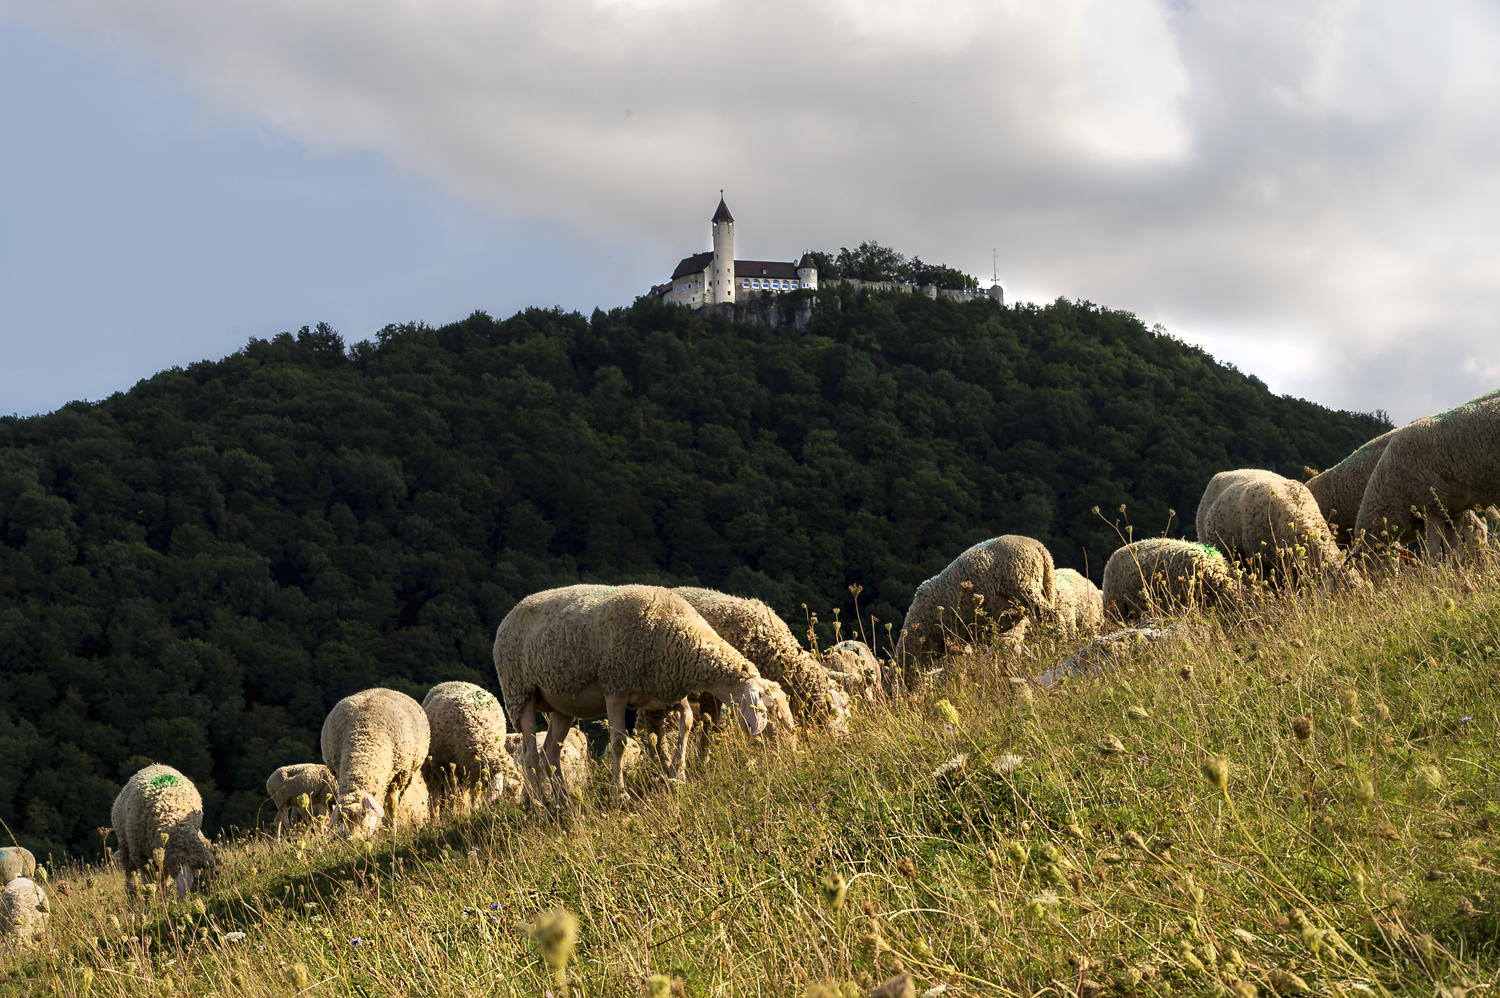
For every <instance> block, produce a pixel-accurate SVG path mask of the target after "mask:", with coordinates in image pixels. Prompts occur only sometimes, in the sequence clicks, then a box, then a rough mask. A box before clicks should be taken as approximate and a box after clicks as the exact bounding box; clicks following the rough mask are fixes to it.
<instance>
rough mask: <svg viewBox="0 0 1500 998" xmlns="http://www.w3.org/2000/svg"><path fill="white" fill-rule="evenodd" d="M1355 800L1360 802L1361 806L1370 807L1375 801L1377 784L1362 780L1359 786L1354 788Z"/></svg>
mask: <svg viewBox="0 0 1500 998" xmlns="http://www.w3.org/2000/svg"><path fill="white" fill-rule="evenodd" d="M1354 799H1355V800H1356V801H1358V802H1359V804H1360V806H1362V807H1365V806H1368V805H1369V804H1370V803H1371V802H1372V801H1374V800H1375V784H1373V783H1371V782H1370V781H1369V780H1360V781H1359V786H1357V787H1355V788H1354Z"/></svg>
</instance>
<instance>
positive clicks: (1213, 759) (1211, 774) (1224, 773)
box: [1203, 755, 1229, 790]
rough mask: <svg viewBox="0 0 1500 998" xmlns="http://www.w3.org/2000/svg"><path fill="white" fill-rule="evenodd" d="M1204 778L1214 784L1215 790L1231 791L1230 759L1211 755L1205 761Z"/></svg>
mask: <svg viewBox="0 0 1500 998" xmlns="http://www.w3.org/2000/svg"><path fill="white" fill-rule="evenodd" d="M1203 778H1204V779H1205V780H1207V781H1208V782H1209V783H1212V784H1213V785H1214V787H1215V789H1218V790H1228V789H1229V757H1228V756H1223V755H1211V756H1209V757H1208V758H1206V759H1204V760H1203Z"/></svg>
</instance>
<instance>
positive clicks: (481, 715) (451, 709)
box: [422, 681, 507, 798]
mask: <svg viewBox="0 0 1500 998" xmlns="http://www.w3.org/2000/svg"><path fill="white" fill-rule="evenodd" d="M422 710H423V711H424V712H425V713H426V714H427V724H428V726H429V727H430V728H431V730H432V741H431V744H430V746H429V748H428V756H427V762H426V764H425V765H424V766H423V768H422V774H423V776H425V777H426V780H427V785H428V788H429V789H430V790H434V791H435V792H436V793H437V794H438V796H439V797H440V798H447V797H451V796H453V795H456V794H457V793H459V792H460V791H467V790H472V789H473V788H476V787H479V786H480V785H481V784H482V783H484V782H486V781H488V782H489V783H490V784H493V783H494V778H495V777H496V776H503V772H502V771H503V770H504V769H505V764H504V760H505V759H506V758H507V756H506V752H505V711H504V710H503V709H501V707H500V701H499V700H496V699H495V697H494V696H493V695H491V694H490V692H489V691H488V690H486V689H485V688H484V687H482V686H476V685H475V684H473V683H465V682H458V681H455V682H448V683H439V684H438V685H436V686H434V687H433V688H432V689H430V690H428V691H427V696H425V697H424V698H423V699H422Z"/></svg>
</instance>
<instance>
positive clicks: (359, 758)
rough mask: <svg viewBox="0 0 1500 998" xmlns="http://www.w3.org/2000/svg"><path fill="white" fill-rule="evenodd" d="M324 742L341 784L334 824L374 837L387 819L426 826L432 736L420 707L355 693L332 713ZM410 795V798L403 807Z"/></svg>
mask: <svg viewBox="0 0 1500 998" xmlns="http://www.w3.org/2000/svg"><path fill="white" fill-rule="evenodd" d="M321 741H322V748H323V761H324V762H325V763H326V764H327V765H328V768H329V769H331V770H332V771H333V775H334V778H335V779H337V780H338V783H339V796H338V809H337V811H336V813H335V815H334V819H333V821H334V822H338V821H340V820H342V821H343V822H344V823H345V824H346V825H349V826H352V828H351V830H358V831H362V832H373V831H374V830H375V829H377V828H379V827H380V822H381V819H383V818H385V817H386V816H388V815H389V816H390V818H391V820H392V821H393V822H394V823H396V824H399V825H403V826H407V827H415V826H418V825H421V824H423V823H425V822H426V820H427V815H426V813H425V805H426V798H427V785H426V782H425V781H423V780H422V763H423V762H424V761H425V760H426V759H427V749H428V744H429V742H430V741H431V732H430V729H429V728H428V725H427V715H426V714H425V713H423V711H422V705H421V704H419V703H417V702H416V701H415V700H413V699H412V698H411V697H409V696H407V695H406V694H405V693H398V692H397V691H395V690H388V689H383V688H380V687H376V688H375V689H370V690H364V691H362V692H360V693H355V694H353V695H351V696H347V697H345V698H344V699H342V700H340V701H339V702H338V703H336V704H334V705H333V710H331V711H329V712H328V717H327V718H326V719H325V720H324V721H323V733H322V739H321ZM408 791H409V792H410V795H411V798H412V799H411V800H410V801H408V802H407V803H406V805H404V806H403V803H402V796H403V794H406V793H408ZM418 803H420V804H421V805H423V806H422V807H420V808H419V807H416V806H415V805H416V804H418Z"/></svg>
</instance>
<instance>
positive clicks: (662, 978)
mask: <svg viewBox="0 0 1500 998" xmlns="http://www.w3.org/2000/svg"><path fill="white" fill-rule="evenodd" d="M671 995H672V978H670V977H668V976H667V975H666V974H652V975H651V976H650V977H648V978H646V998H671Z"/></svg>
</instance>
